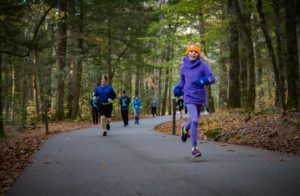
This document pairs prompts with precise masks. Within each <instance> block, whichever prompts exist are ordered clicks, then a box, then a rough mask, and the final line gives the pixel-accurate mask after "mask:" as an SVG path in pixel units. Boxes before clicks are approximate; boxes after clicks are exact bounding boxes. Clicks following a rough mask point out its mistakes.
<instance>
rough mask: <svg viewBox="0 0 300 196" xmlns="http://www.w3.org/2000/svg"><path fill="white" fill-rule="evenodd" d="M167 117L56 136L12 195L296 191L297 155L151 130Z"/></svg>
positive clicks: (299, 182) (299, 178)
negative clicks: (194, 150)
mask: <svg viewBox="0 0 300 196" xmlns="http://www.w3.org/2000/svg"><path fill="white" fill-rule="evenodd" d="M168 120H171V117H170V116H167V117H159V118H155V119H142V120H141V122H140V125H134V124H133V123H132V122H130V123H131V124H130V125H129V127H127V128H124V127H122V124H121V123H115V124H112V126H111V127H112V128H111V131H110V132H109V134H108V136H107V137H102V136H101V133H100V131H99V129H97V128H88V129H81V130H78V131H74V132H69V133H63V134H59V135H55V136H53V137H51V138H50V139H49V140H48V141H47V142H46V143H45V144H43V146H42V147H41V149H40V150H39V151H38V152H37V153H36V154H35V156H34V158H33V160H32V163H31V164H29V165H28V167H27V168H26V169H25V171H24V172H23V173H22V174H21V176H20V177H19V178H18V179H17V181H16V183H15V184H14V186H13V187H12V188H11V189H10V191H9V192H8V193H7V195H22V196H24V195H30V196H35V195H36V196H44V195H51V196H52V195H53V196H60V195H64V196H65V195H70V196H71V195H72V196H74V195H97V196H99V195H104V196H109V195H117V196H118V195H121V196H123V195H125V196H126V195H131V196H134V195H164V196H168V195H170V196H174V195H180V196H184V195H188V196H198V195H230V196H232V195H242V196H245V195H270V196H271V195H272V196H273V195H299V194H300V156H292V155H288V154H284V153H276V152H269V151H264V150H256V149H253V148H247V147H240V146H233V145H225V144H219V143H214V142H201V144H200V148H201V150H202V152H203V156H202V157H200V158H191V155H190V153H191V147H190V143H189V141H188V142H187V143H181V141H180V139H179V137H178V136H177V137H176V136H166V135H161V134H158V133H155V132H153V127H154V126H155V125H157V124H159V123H161V122H164V121H168Z"/></svg>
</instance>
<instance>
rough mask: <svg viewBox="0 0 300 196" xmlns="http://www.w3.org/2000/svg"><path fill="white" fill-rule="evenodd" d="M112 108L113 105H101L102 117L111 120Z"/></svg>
mask: <svg viewBox="0 0 300 196" xmlns="http://www.w3.org/2000/svg"><path fill="white" fill-rule="evenodd" d="M112 108H113V107H112V104H108V105H103V104H99V113H100V116H105V117H107V118H111V112H112Z"/></svg>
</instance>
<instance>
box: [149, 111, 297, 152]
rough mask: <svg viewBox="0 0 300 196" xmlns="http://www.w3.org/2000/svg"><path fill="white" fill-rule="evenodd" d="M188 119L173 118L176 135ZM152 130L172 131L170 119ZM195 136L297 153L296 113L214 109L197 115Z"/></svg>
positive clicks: (169, 132)
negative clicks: (241, 111)
mask: <svg viewBox="0 0 300 196" xmlns="http://www.w3.org/2000/svg"><path fill="white" fill-rule="evenodd" d="M187 120H188V119H184V118H183V119H180V120H178V121H176V135H180V134H181V131H180V126H181V124H183V123H186V122H187ZM155 130H156V131H158V132H161V133H165V134H172V122H166V123H163V124H161V125H158V126H156V127H155ZM198 137H199V139H204V140H211V141H217V142H224V143H230V144H236V145H245V146H252V147H255V148H261V149H267V150H272V151H280V152H286V153H291V154H298V155H299V154H300V113H285V114H260V113H257V114H246V113H244V114H243V113H240V112H236V111H235V112H234V111H231V112H228V111H227V112H217V113H213V114H209V115H203V116H201V119H200V121H199V126H198Z"/></svg>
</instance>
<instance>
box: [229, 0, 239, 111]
mask: <svg viewBox="0 0 300 196" xmlns="http://www.w3.org/2000/svg"><path fill="white" fill-rule="evenodd" d="M228 7H229V8H228V10H229V13H230V16H232V18H233V17H234V14H233V5H232V1H230V0H229V2H228ZM229 30H230V38H229V52H230V53H229V60H230V67H229V88H228V107H230V108H240V107H241V95H240V82H239V72H240V69H239V68H240V64H239V57H240V54H239V34H238V29H237V24H236V21H234V19H232V21H231V22H230V24H229Z"/></svg>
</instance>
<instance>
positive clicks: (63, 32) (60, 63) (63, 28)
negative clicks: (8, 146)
mask: <svg viewBox="0 0 300 196" xmlns="http://www.w3.org/2000/svg"><path fill="white" fill-rule="evenodd" d="M59 8H60V11H61V12H63V13H66V12H67V3H66V2H65V1H59ZM66 21H67V15H66V14H65V15H64V18H63V20H62V21H61V22H60V23H59V24H58V46H57V70H58V74H57V87H56V88H57V100H56V101H57V102H56V103H55V118H56V119H58V120H62V119H64V87H65V84H64V79H65V76H64V75H65V74H64V72H65V71H64V69H65V67H66V48H67V23H66Z"/></svg>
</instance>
